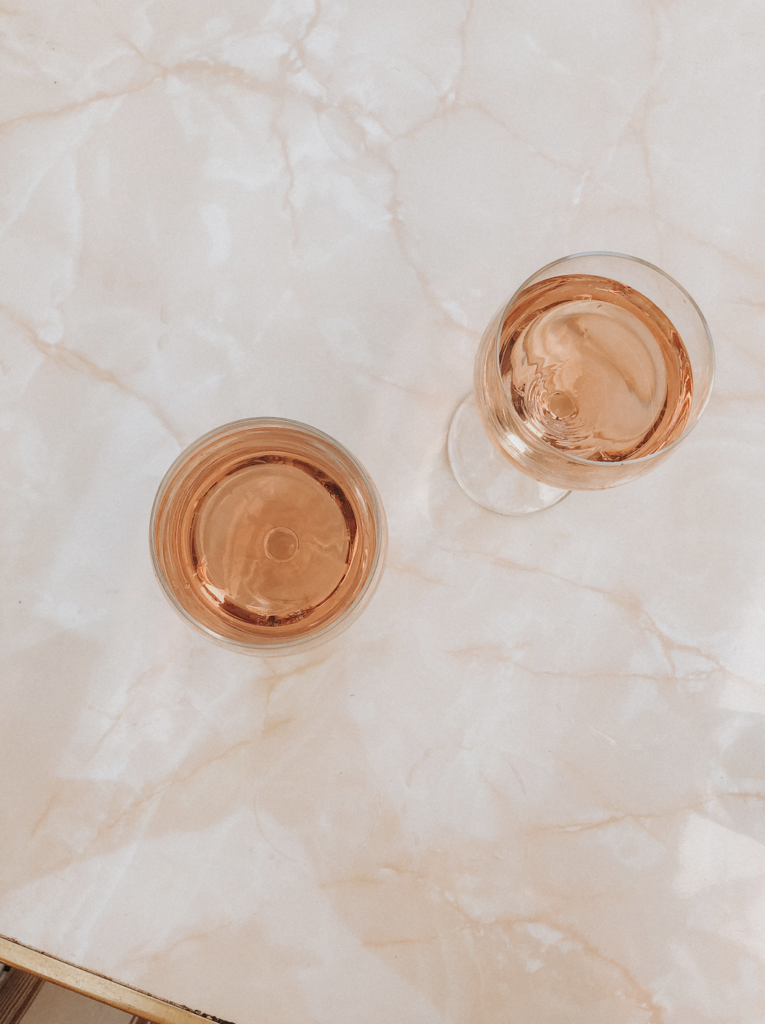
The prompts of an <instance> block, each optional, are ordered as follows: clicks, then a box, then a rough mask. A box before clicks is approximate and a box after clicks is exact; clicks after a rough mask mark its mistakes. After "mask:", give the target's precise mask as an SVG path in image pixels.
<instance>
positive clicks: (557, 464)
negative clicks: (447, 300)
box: [447, 252, 714, 515]
mask: <svg viewBox="0 0 765 1024" xmlns="http://www.w3.org/2000/svg"><path fill="white" fill-rule="evenodd" d="M713 377H714V348H713V345H712V338H711V335H710V333H709V328H708V327H707V324H706V321H705V320H704V317H703V315H702V313H701V310H700V309H699V307H698V306H697V305H696V303H695V302H694V301H693V299H692V298H691V296H690V295H689V294H688V292H687V291H686V290H685V289H684V288H683V287H681V285H679V284H678V283H677V282H676V281H674V280H673V279H672V278H671V277H670V276H669V275H668V274H665V273H664V271H663V270H660V269H659V268H658V267H655V266H653V265H652V264H650V263H646V261H645V260H641V259H637V258H636V257H634V256H625V255H623V254H621V253H612V252H590V253H579V254H577V255H573V256H566V257H564V258H563V259H560V260H556V261H555V262H554V263H550V264H548V265H547V266H546V267H543V268H542V269H541V270H539V271H537V273H536V274H533V275H532V276H531V277H530V278H529V279H528V280H527V281H525V282H524V283H523V284H522V285H521V287H520V288H519V289H518V291H517V292H515V294H514V295H513V296H512V298H511V299H510V301H509V302H507V303H506V304H505V305H503V306H502V307H501V309H500V310H499V311H498V313H497V314H496V316H495V317H494V318H493V319H492V321H491V323H490V324H489V325H488V327H487V328H486V330H485V331H484V334H483V337H482V339H481V343H480V345H479V348H478V354H477V356H476V361H475V376H474V391H473V393H472V394H471V395H468V397H467V398H466V399H465V400H464V401H463V402H462V404H461V405H460V406H459V407H458V409H457V411H456V413H455V414H454V418H453V419H452V423H451V427H450V429H449V438H448V445H447V450H448V455H449V462H450V464H451V467H452V471H453V473H454V476H455V477H456V479H457V482H458V483H459V484H460V486H461V487H462V489H463V490H464V491H465V492H466V493H467V494H468V495H469V496H470V497H471V498H473V500H474V501H476V502H478V503H479V504H480V505H483V506H484V507H485V508H488V509H491V510H492V511H494V512H500V513H503V514H504V515H522V514H524V513H528V512H535V511H538V510H540V509H544V508H549V507H550V506H552V505H555V504H557V502H559V501H561V500H562V499H563V498H565V497H566V495H568V494H570V492H571V490H600V489H602V488H606V487H616V486H617V485H619V484H623V483H627V482H628V481H629V480H635V479H637V477H639V476H642V475H643V474H644V473H647V472H649V471H650V470H651V469H654V468H655V467H656V466H658V465H659V464H660V463H661V462H663V461H664V460H665V459H666V458H667V457H668V456H669V455H670V454H671V453H672V452H673V451H674V449H675V448H676V447H677V446H678V445H679V444H680V442H681V441H682V440H683V439H684V438H686V437H687V436H688V434H689V432H690V431H691V429H692V428H693V427H694V426H695V424H696V423H697V421H698V419H699V416H700V415H701V413H702V412H703V410H704V408H705V406H706V404H707V401H708V400H709V395H710V391H711V388H712V380H713Z"/></svg>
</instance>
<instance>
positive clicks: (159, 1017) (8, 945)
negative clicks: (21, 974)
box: [0, 935, 210, 1024]
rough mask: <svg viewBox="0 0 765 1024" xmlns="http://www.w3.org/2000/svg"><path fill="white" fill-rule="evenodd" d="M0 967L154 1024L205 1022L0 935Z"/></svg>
mask: <svg viewBox="0 0 765 1024" xmlns="http://www.w3.org/2000/svg"><path fill="white" fill-rule="evenodd" d="M0 963H4V964H8V966H9V967H18V968H19V969H20V970H22V971H27V972H28V973H29V974H36V975H37V977H38V978H44V979H45V980H46V981H52V982H53V983H54V984H56V985H61V986H62V987H63V988H69V989H71V990H72V991H73V992H79V993H81V994H82V995H85V996H90V998H91V999H95V1000H97V1001H98V1002H99V1003H106V1004H107V1005H108V1006H114V1007H116V1009H118V1010H124V1011H125V1013H132V1014H133V1015H134V1016H135V1017H146V1018H147V1019H148V1020H150V1021H154V1022H155V1024H199V1021H201V1020H209V1019H210V1018H209V1017H203V1016H201V1014H197V1013H193V1012H192V1011H191V1010H186V1009H183V1008H182V1007H180V1006H175V1005H174V1004H173V1003H166V1002H165V1001H164V1000H163V999H157V998H155V997H154V996H149V995H146V993H144V992H138V991H136V989H132V988H128V987H127V985H120V983H119V982H117V981H111V980H110V979H109V978H103V977H101V975H100V974H92V973H91V972H90V971H86V970H84V969H83V968H82V967H75V966H74V965H73V964H68V963H66V961H65V960H57V959H56V958H55V957H53V956H48V954H47V953H39V952H38V951H37V950H36V949H30V947H29V946H22V945H21V943H20V942H16V941H15V940H14V939H6V938H5V937H4V936H2V935H0Z"/></svg>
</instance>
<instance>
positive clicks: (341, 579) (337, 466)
mask: <svg viewBox="0 0 765 1024" xmlns="http://www.w3.org/2000/svg"><path fill="white" fill-rule="evenodd" d="M386 544H387V530H386V522H385V513H384V511H383V507H382V502H381V501H380V496H379V494H378V493H377V489H376V488H375V486H374V484H373V483H372V481H371V480H370V478H369V476H368V475H367V473H366V471H365V470H364V468H363V467H362V466H361V464H360V463H359V462H358V461H357V460H356V459H355V458H354V457H353V455H351V453H350V452H349V451H347V449H345V448H344V447H343V446H342V445H341V444H339V443H338V442H337V441H334V440H333V439H332V438H331V437H328V436H327V435H326V434H324V433H322V431H320V430H316V429H314V428H313V427H309V426H306V424H304V423H297V422H295V421H293V420H284V419H267V418H260V419H247V420H239V421H237V422H235V423H229V424H226V425H225V426H222V427H219V428H218V429H217V430H213V431H211V432H210V433H209V434H206V435H205V436H204V437H202V438H200V439H199V440H198V441H195V442H194V443H193V444H192V445H190V446H189V447H188V448H187V449H186V450H185V451H184V452H183V453H182V454H181V455H180V456H179V457H178V459H176V461H175V462H174V463H173V465H172V466H171V467H170V469H169V470H168V472H167V474H166V475H165V478H164V479H163V481H162V483H161V484H160V487H159V490H158V492H157V496H156V499H155V501H154V507H153V509H152V514H151V526H150V547H151V557H152V563H153V566H154V572H155V574H156V576H157V579H158V581H159V583H160V585H161V587H162V589H163V591H164V593H165V595H166V597H167V598H168V600H169V601H170V604H171V605H172V607H173V608H174V609H175V610H176V612H178V614H179V615H180V616H181V617H182V618H183V619H184V620H185V621H186V622H187V623H188V624H190V625H191V626H193V627H194V628H196V629H197V630H199V631H200V632H202V633H203V634H204V635H205V636H206V637H207V638H208V639H210V640H212V641H213V642H215V643H217V644H219V645H221V646H224V647H227V648H229V649H231V650H235V651H239V652H242V653H245V654H253V655H260V656H269V655H278V654H294V653H298V652H299V651H303V650H306V649H307V648H309V647H313V646H314V645H316V644H318V643H322V642H324V641H325V640H328V639H329V638H330V637H334V636H336V635H337V634H338V633H340V632H341V631H342V630H344V629H345V628H346V627H347V626H349V625H350V624H351V622H353V621H354V620H355V619H356V617H357V616H358V615H359V614H360V613H361V611H362V610H363V609H364V608H365V607H366V605H367V603H368V602H369V600H370V599H371V597H372V594H373V593H374V591H375V588H376V587H377V584H378V582H379V580H380V576H381V574H382V570H383V565H384V561H385V551H386Z"/></svg>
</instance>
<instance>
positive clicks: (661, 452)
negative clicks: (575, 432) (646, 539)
mask: <svg viewBox="0 0 765 1024" xmlns="http://www.w3.org/2000/svg"><path fill="white" fill-rule="evenodd" d="M588 256H608V257H611V258H613V259H620V260H628V261H629V262H630V263H640V264H641V265H642V266H644V267H648V269H649V270H653V271H655V272H656V273H657V274H660V275H661V276H662V277H663V278H664V279H665V280H667V281H669V283H670V284H671V285H673V286H674V287H675V288H677V290H678V291H679V292H681V293H682V294H683V295H684V296H685V297H686V299H688V301H689V302H690V304H691V306H692V307H693V309H694V310H695V311H696V315H697V316H698V318H699V321H700V322H701V326H702V327H703V328H704V334H705V335H706V339H707V345H708V347H709V355H710V363H711V366H710V379H709V387H708V388H707V393H706V396H705V398H704V401H703V402H702V403H701V405H700V406H699V408H698V411H697V412H696V416H695V418H694V420H693V422H692V423H691V424H690V425H689V426H688V427H686V429H685V430H683V432H682V434H681V435H680V436H679V437H677V438H675V440H674V441H671V442H670V443H669V444H668V445H665V446H664V447H663V448H659V449H658V450H657V451H655V452H650V453H649V454H648V455H639V456H638V457H637V458H636V459H616V460H615V461H613V462H611V461H605V460H604V461H602V462H601V461H597V462H595V461H593V460H592V459H585V458H582V457H581V456H580V455H572V454H571V453H569V452H565V451H563V450H562V449H560V448H557V447H556V446H555V445H554V444H550V443H549V442H548V441H543V440H542V439H541V438H534V445H535V446H536V445H537V444H538V445H539V446H541V447H542V448H544V449H545V450H547V451H551V452H555V453H556V454H558V455H562V456H564V457H565V458H566V461H567V462H573V463H575V464H576V465H580V466H590V467H592V466H603V467H607V466H614V467H619V466H624V465H626V464H629V465H640V464H641V463H642V464H646V463H648V462H651V461H652V460H655V459H657V458H659V457H660V456H661V457H663V456H665V455H666V454H667V453H668V452H671V451H672V450H673V449H674V448H676V447H677V445H679V444H680V442H681V441H684V440H685V439H686V437H687V436H688V435H689V434H690V432H691V431H692V430H693V429H694V427H695V426H696V424H697V423H698V421H699V420H700V419H701V414H702V413H703V412H704V410H705V409H706V407H707V405H708V403H709V399H710V397H711V395H712V385H713V384H714V379H715V372H716V359H715V346H714V342H713V341H712V334H711V332H710V330H709V325H708V324H707V321H706V318H705V316H704V314H703V313H702V312H701V310H700V309H699V306H698V303H697V302H696V300H695V299H694V298H693V296H692V295H691V294H690V292H688V291H687V290H686V289H685V288H683V286H682V285H681V284H680V282H679V281H676V280H675V279H674V277H672V276H671V275H670V274H668V273H667V272H666V271H665V270H662V269H661V267H657V266H656V264H655V263H649V262H648V260H643V259H641V258H640V257H639V256H630V255H629V254H628V253H624V252H610V251H608V250H606V249H593V250H591V251H589V252H575V253H571V254H570V255H569V256H561V257H560V258H559V259H557V260H552V262H550V263H546V264H545V266H543V267H540V268H539V270H535V271H534V273H533V274H531V275H530V276H529V277H527V278H526V280H525V281H524V282H523V284H522V285H520V287H518V288H516V290H515V291H514V292H513V295H512V296H511V298H510V299H509V300H508V301H507V302H506V303H505V304H504V306H502V307H501V308H502V312H501V315H500V318H499V324H498V326H497V334H496V337H495V339H494V360H495V369H496V372H497V375H498V377H499V378H500V379H501V377H502V372H501V369H500V365H499V348H500V341H501V338H502V327H503V325H504V323H505V319H506V317H507V313H508V310H509V309H510V307H511V306H512V305H513V303H514V302H515V300H516V299H517V298H518V296H519V295H520V294H521V292H522V291H523V290H524V289H525V288H527V287H528V286H529V285H530V284H531V282H532V281H534V280H535V279H536V278H538V277H539V275H540V274H544V273H545V271H547V270H551V269H552V268H553V267H557V266H559V265H561V264H563V263H568V262H569V261H570V260H579V259H584V258H585V257H588ZM620 283H621V282H620ZM662 312H663V311H662ZM606 472H608V470H606Z"/></svg>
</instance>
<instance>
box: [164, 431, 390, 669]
mask: <svg viewBox="0 0 765 1024" xmlns="http://www.w3.org/2000/svg"><path fill="white" fill-rule="evenodd" d="M248 427H289V428H291V429H297V430H299V431H300V432H302V433H307V434H309V435H310V436H312V437H314V438H316V439H317V440H319V441H322V442H324V443H325V444H326V445H328V446H329V447H330V448H331V449H333V450H334V451H336V452H339V453H340V455H342V456H343V457H345V458H346V459H348V460H349V461H350V462H351V464H352V465H353V467H354V469H356V470H357V472H358V473H359V476H360V477H361V480H362V483H363V485H364V488H365V490H366V492H367V494H368V496H369V504H370V509H371V512H372V518H373V520H374V524H375V544H374V548H373V551H372V559H371V564H370V568H369V572H368V574H367V578H366V579H365V580H364V583H363V585H362V587H361V589H360V590H359V593H358V594H357V595H356V597H355V598H354V599H353V601H352V602H351V604H350V605H349V606H348V607H347V608H346V609H345V610H344V611H343V612H342V614H340V615H339V616H338V617H337V618H336V619H333V620H332V621H331V622H329V623H328V624H327V625H325V626H324V627H323V628H322V629H318V630H316V632H313V633H309V634H308V635H307V636H302V637H293V638H289V639H286V640H282V641H276V642H265V643H262V642H258V641H257V640H255V641H253V642H248V641H246V640H237V639H234V638H230V637H226V636H221V634H220V633H216V632H215V630H214V629H211V628H210V627H209V626H206V625H204V623H202V622H199V621H198V620H197V619H195V618H194V616H193V615H191V614H190V612H188V611H187V610H186V609H185V608H184V607H183V605H182V604H181V603H180V602H179V601H178V599H177V597H176V596H175V594H174V592H173V590H172V588H171V587H170V586H169V583H168V581H167V579H166V577H165V573H164V572H163V570H162V567H161V565H160V564H159V557H158V554H157V546H156V543H155V535H156V529H155V527H156V523H157V518H158V516H159V510H160V505H161V502H162V499H163V498H164V496H165V494H166V493H167V490H168V488H169V486H170V484H171V482H172V481H173V479H174V477H175V476H176V474H177V471H178V470H179V469H180V468H181V467H182V466H184V465H185V464H186V462H187V461H188V460H189V458H190V457H192V456H193V454H194V452H195V451H196V450H197V449H198V448H200V447H202V446H203V445H204V444H205V443H206V442H207V441H209V440H211V439H212V438H214V437H216V436H219V435H224V434H226V433H229V432H230V433H234V432H235V431H236V430H237V429H246V428H248ZM387 536H388V531H387V520H386V517H385V509H384V507H383V503H382V499H381V498H380V494H379V492H378V490H377V487H376V486H375V484H374V482H373V480H372V479H371V477H370V476H369V474H368V473H367V471H366V470H365V469H364V467H363V466H362V465H361V463H360V462H359V460H358V459H357V458H356V457H355V455H353V454H352V453H351V452H350V451H348V449H347V448H346V447H345V445H344V444H341V443H340V441H337V440H336V439H335V438H334V437H330V435H329V434H325V433H324V431H323V430H320V429H319V428H318V427H312V426H311V425H310V424H308V423H303V422H302V421H301V420H290V419H284V418H282V417H278V416H256V417H247V418H245V419H241V420H232V421H231V422H229V423H223V424H222V425H221V426H219V427H215V428H214V429H213V430H208V431H207V433H206V434H202V435H201V437H198V438H196V440H194V441H192V442H191V444H189V445H187V446H186V447H185V448H184V449H183V451H182V452H180V454H179V455H178V456H177V458H176V459H174V460H173V463H172V464H171V465H170V466H169V467H168V469H167V472H166V473H165V474H164V476H163V477H162V480H161V481H160V484H159V486H158V487H157V493H156V494H155V496H154V502H153V504H152V507H151V516H150V518H149V550H150V552H151V563H152V568H153V570H154V575H155V577H156V578H157V581H158V582H159V584H160V586H161V587H162V591H163V593H164V594H165V597H166V598H167V599H168V600H169V601H170V604H171V605H172V606H173V608H174V609H175V611H177V612H178V614H179V615H180V616H181V618H183V619H184V620H185V621H186V622H187V623H188V624H189V625H190V626H192V627H193V628H194V629H196V630H198V631H200V632H202V633H203V634H204V635H205V636H206V637H207V638H208V639H209V640H210V641H211V642H212V643H214V644H216V645H218V646H223V647H227V648H229V649H232V648H233V649H239V650H241V651H242V652H243V653H247V654H259V655H263V656H266V655H269V654H285V653H288V652H289V651H290V650H291V649H293V650H294V653H295V654H298V653H300V650H301V649H305V648H308V647H313V646H314V645H315V644H318V643H320V642H322V640H323V639H324V638H328V634H330V633H334V632H339V631H340V629H341V625H342V623H344V622H346V621H347V619H348V618H349V616H351V615H353V614H354V613H355V612H356V611H358V610H359V606H360V605H361V604H362V603H363V601H364V600H365V599H366V598H367V597H369V596H371V595H370V588H373V585H376V584H377V583H378V582H379V579H380V574H381V570H382V567H383V562H384V556H385V552H386V550H387Z"/></svg>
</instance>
